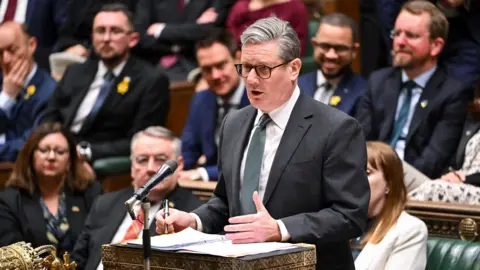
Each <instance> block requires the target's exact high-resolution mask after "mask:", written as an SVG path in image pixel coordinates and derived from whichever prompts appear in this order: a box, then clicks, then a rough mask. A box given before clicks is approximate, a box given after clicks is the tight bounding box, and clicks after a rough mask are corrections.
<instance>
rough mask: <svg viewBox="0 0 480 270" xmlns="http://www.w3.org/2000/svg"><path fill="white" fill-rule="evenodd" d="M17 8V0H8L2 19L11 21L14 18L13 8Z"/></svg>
mask: <svg viewBox="0 0 480 270" xmlns="http://www.w3.org/2000/svg"><path fill="white" fill-rule="evenodd" d="M16 9H17V0H8V4H7V11H6V12H5V16H4V17H3V21H4V22H6V21H12V20H13V18H15V10H16Z"/></svg>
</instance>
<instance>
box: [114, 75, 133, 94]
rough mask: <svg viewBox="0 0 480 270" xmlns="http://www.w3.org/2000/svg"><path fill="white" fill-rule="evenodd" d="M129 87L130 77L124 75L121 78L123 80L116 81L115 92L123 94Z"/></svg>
mask: <svg viewBox="0 0 480 270" xmlns="http://www.w3.org/2000/svg"><path fill="white" fill-rule="evenodd" d="M129 87H130V77H128V76H126V77H124V78H123V80H122V81H121V82H120V83H118V85H117V93H119V94H120V95H125V93H127V91H128V88H129Z"/></svg>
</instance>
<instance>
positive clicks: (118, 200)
mask: <svg viewBox="0 0 480 270" xmlns="http://www.w3.org/2000/svg"><path fill="white" fill-rule="evenodd" d="M132 194H133V188H131V187H129V188H125V189H122V190H119V191H115V192H109V193H106V194H104V195H102V196H100V197H98V199H97V200H96V201H95V204H94V205H93V207H92V211H91V212H90V214H89V215H88V218H87V221H86V222H85V227H84V229H83V231H82V233H81V235H80V237H79V238H78V240H77V244H76V245H75V248H74V251H73V253H72V260H74V261H75V262H76V263H77V266H78V267H77V269H79V270H81V269H87V270H91V269H97V266H98V264H99V263H100V260H101V259H102V245H104V244H110V243H111V241H112V239H113V237H114V236H115V234H116V233H117V230H118V227H119V226H120V225H121V224H122V222H123V219H124V218H125V216H126V215H127V209H126V208H125V204H124V202H125V201H126V200H128V199H130V197H131V196H132ZM167 199H168V200H169V201H170V202H172V203H173V204H174V205H173V207H174V208H176V209H179V210H182V211H187V212H188V211H191V210H193V209H195V208H197V207H198V206H200V205H201V204H202V201H200V200H199V199H198V198H197V197H196V196H195V195H193V194H192V193H191V192H190V191H187V190H186V189H183V188H180V187H177V188H176V189H175V190H174V191H173V192H171V193H170V194H169V195H168V198H167ZM150 234H151V235H152V236H153V235H156V234H157V233H156V232H155V222H153V223H152V225H151V226H150Z"/></svg>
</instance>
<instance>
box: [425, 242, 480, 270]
mask: <svg viewBox="0 0 480 270" xmlns="http://www.w3.org/2000/svg"><path fill="white" fill-rule="evenodd" d="M427 270H480V242H468V241H463V240H456V239H447V238H429V239H428V248H427Z"/></svg>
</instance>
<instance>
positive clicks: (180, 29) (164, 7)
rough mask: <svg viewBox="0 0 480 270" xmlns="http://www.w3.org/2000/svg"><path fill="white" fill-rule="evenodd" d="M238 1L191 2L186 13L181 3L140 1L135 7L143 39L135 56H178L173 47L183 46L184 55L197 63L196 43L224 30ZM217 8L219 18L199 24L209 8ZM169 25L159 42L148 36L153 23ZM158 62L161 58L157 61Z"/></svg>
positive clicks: (137, 22) (194, 0)
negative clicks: (231, 8)
mask: <svg viewBox="0 0 480 270" xmlns="http://www.w3.org/2000/svg"><path fill="white" fill-rule="evenodd" d="M234 3H235V0H190V1H189V2H188V4H187V5H186V6H185V8H184V10H183V12H180V9H179V0H138V2H137V5H136V8H135V28H136V29H137V31H139V32H140V33H141V36H142V38H141V39H140V42H139V44H138V46H137V47H136V48H135V53H137V54H138V55H141V56H142V57H143V56H148V55H150V58H152V54H153V55H156V56H162V55H168V54H172V53H174V52H173V51H172V45H174V44H175V45H179V46H180V47H181V52H180V55H181V56H182V57H184V58H185V59H187V60H189V61H192V62H193V63H196V59H195V52H194V45H195V42H197V41H198V40H201V39H203V38H205V37H206V36H207V35H208V33H209V32H210V31H211V30H212V29H213V28H215V27H224V26H225V21H226V19H227V16H228V12H229V10H230V7H231V6H232V5H233V4H234ZM211 7H213V8H215V11H216V12H217V14H218V17H217V19H216V20H215V22H213V23H209V24H197V23H196V20H197V18H199V17H200V15H202V13H203V12H204V11H205V10H207V9H208V8H211ZM157 22H158V23H166V27H165V28H164V29H163V30H162V32H161V34H160V36H159V37H158V39H155V38H154V37H152V36H150V35H146V30H147V29H148V27H149V26H150V25H151V24H153V23H157ZM156 61H157V62H158V59H156Z"/></svg>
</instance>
